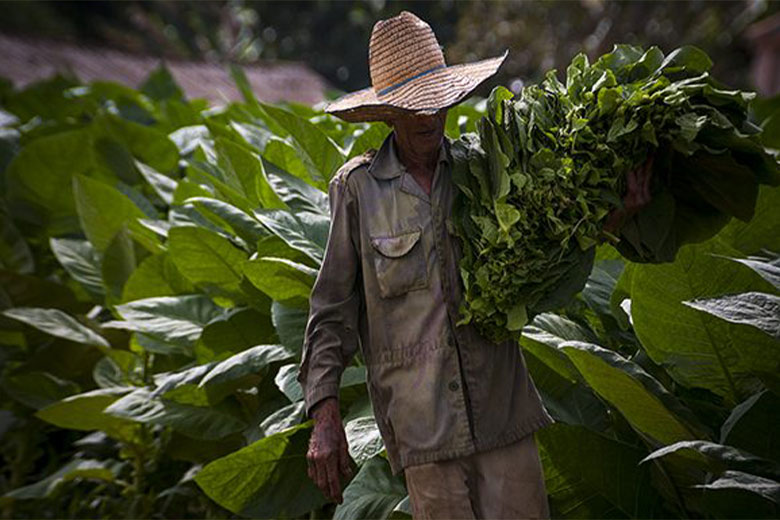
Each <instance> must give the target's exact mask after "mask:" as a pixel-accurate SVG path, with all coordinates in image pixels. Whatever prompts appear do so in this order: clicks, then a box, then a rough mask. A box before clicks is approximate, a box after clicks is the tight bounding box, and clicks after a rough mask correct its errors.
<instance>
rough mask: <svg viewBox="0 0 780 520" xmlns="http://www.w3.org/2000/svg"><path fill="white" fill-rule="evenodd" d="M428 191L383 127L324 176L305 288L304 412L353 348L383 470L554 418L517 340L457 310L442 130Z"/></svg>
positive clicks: (461, 451)
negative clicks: (320, 253) (322, 219)
mask: <svg viewBox="0 0 780 520" xmlns="http://www.w3.org/2000/svg"><path fill="white" fill-rule="evenodd" d="M445 141H446V142H445V143H444V145H443V146H442V148H441V151H440V154H439V160H438V164H437V167H436V170H435V173H434V177H433V184H432V187H431V194H430V196H428V195H427V194H426V193H425V190H423V188H422V187H420V185H419V184H418V183H417V181H416V180H415V179H414V177H413V176H412V175H411V174H410V173H409V172H408V171H407V170H406V168H405V167H404V165H403V164H402V163H401V161H400V160H399V158H398V155H397V152H396V146H397V145H396V143H395V139H394V134H393V133H390V134H389V135H388V137H387V139H385V141H384V143H383V144H382V146H381V147H380V149H379V150H378V151H377V152H376V153H375V154H371V153H369V154H367V155H365V156H362V157H358V158H353V159H351V160H350V161H348V162H347V163H346V164H345V165H344V166H343V167H342V168H340V169H339V171H338V172H337V174H336V175H335V176H334V178H333V179H332V180H331V182H330V185H329V195H330V209H331V225H330V235H329V238H328V243H327V247H326V252H325V257H324V260H323V264H322V267H321V269H320V271H319V274H318V276H317V280H316V282H315V284H314V288H313V290H312V293H311V298H310V303H311V307H310V311H309V320H308V323H307V327H306V334H305V340H304V351H303V359H302V362H301V371H300V375H299V381H300V382H301V385H302V387H303V389H304V395H305V405H306V411H307V413H308V412H309V411H310V409H311V408H312V406H313V405H314V404H316V403H317V402H318V401H320V400H321V399H323V398H326V397H338V395H339V391H338V389H339V382H340V378H341V374H342V372H343V370H344V368H345V367H346V366H347V364H348V363H349V362H350V360H351V359H352V356H353V355H354V354H355V353H356V352H357V351H358V350H359V351H360V352H361V353H362V355H363V359H364V361H365V364H366V369H367V378H368V391H369V396H370V398H371V402H372V405H373V408H374V415H375V417H376V422H377V426H378V427H379V431H380V433H381V435H382V438H383V440H384V443H385V447H386V449H387V455H388V459H389V461H390V465H391V468H392V470H393V472H394V473H395V474H397V473H400V472H401V471H402V470H403V468H405V467H407V466H409V465H414V464H421V463H425V462H433V461H437V460H444V459H450V458H454V457H460V456H464V455H468V454H472V453H476V452H478V451H483V450H487V449H490V448H494V447H499V446H503V445H507V444H509V443H512V442H514V441H517V440H519V439H520V438H522V437H524V436H525V435H528V434H529V433H532V432H534V431H535V430H538V429H540V428H542V427H544V426H546V425H548V424H551V423H553V422H555V420H554V419H553V418H552V416H551V415H550V414H549V413H548V412H547V410H546V409H545V408H544V406H543V404H542V401H541V398H540V396H539V393H538V391H537V389H536V387H535V386H534V383H533V380H532V379H531V377H530V375H529V373H528V370H527V368H526V363H525V360H524V357H523V354H522V350H521V348H520V347H519V346H518V345H517V343H516V342H513V341H506V342H503V343H500V344H495V343H492V342H490V341H489V340H487V339H485V338H483V337H481V336H480V335H479V334H478V333H477V331H476V330H475V328H474V327H473V326H471V325H465V326H463V325H461V326H455V323H456V322H457V321H458V319H459V313H458V306H459V303H460V301H461V291H462V281H461V277H460V270H459V268H458V260H459V258H460V255H461V248H460V244H459V242H458V239H457V237H455V236H454V235H452V234H451V223H450V212H451V208H452V202H453V198H454V196H455V194H456V187H455V185H454V184H453V182H452V178H451V162H452V157H451V155H450V142H449V141H448V140H446V139H445Z"/></svg>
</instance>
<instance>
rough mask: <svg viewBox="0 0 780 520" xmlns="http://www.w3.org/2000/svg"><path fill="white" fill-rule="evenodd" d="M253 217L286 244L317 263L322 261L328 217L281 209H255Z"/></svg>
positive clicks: (326, 237)
mask: <svg viewBox="0 0 780 520" xmlns="http://www.w3.org/2000/svg"><path fill="white" fill-rule="evenodd" d="M254 214H255V217H256V218H257V219H258V220H259V221H260V222H261V223H262V224H263V225H264V226H266V227H267V228H268V229H269V230H270V231H271V232H272V233H273V234H275V235H276V236H278V237H279V238H281V239H282V240H284V241H285V242H286V243H287V245H289V246H290V247H292V248H293V249H297V250H298V251H300V252H302V253H303V254H305V255H306V256H308V257H309V258H311V259H312V260H314V261H315V262H316V263H317V265H320V264H321V263H322V258H323V256H324V254H325V245H326V242H327V239H328V226H329V219H328V218H327V217H324V216H322V215H317V214H315V213H307V212H301V213H297V214H293V213H290V212H287V211H282V210H266V211H255V212H254Z"/></svg>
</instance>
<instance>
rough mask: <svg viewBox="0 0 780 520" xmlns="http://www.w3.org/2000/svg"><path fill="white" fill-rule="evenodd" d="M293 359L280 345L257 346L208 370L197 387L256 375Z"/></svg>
mask: <svg viewBox="0 0 780 520" xmlns="http://www.w3.org/2000/svg"><path fill="white" fill-rule="evenodd" d="M291 357H293V353H292V352H290V351H289V350H287V349H286V348H285V347H283V346H282V345H258V346H256V347H252V348H250V349H247V350H245V351H243V352H239V353H238V354H236V355H234V356H231V357H229V358H228V359H226V360H224V361H222V362H220V363H218V364H217V365H216V366H214V368H212V369H211V370H209V372H208V374H206V375H205V376H204V377H203V379H202V380H201V381H200V383H198V386H206V385H210V384H211V385H214V384H220V383H223V382H225V381H229V380H233V379H237V378H239V377H242V376H244V375H246V374H250V373H258V372H259V371H260V369H261V368H263V367H265V366H266V365H269V364H270V363H274V362H277V361H284V360H286V359H290V358H291Z"/></svg>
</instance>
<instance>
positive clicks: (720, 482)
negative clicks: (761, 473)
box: [695, 471, 780, 518]
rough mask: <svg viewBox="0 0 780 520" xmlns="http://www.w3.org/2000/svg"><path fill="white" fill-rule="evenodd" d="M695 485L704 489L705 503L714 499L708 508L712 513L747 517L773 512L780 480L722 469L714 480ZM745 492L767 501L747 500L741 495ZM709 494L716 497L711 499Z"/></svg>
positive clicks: (775, 508)
mask: <svg viewBox="0 0 780 520" xmlns="http://www.w3.org/2000/svg"><path fill="white" fill-rule="evenodd" d="M695 487H697V488H699V489H704V490H706V492H707V496H708V498H709V500H708V503H712V502H714V503H715V507H711V508H709V509H710V511H711V513H712V514H715V515H720V514H724V513H725V514H728V517H729V518H740V517H742V515H747V516H746V517H747V518H769V517H771V516H774V515H775V514H776V513H777V511H778V504H780V484H778V482H777V481H776V480H772V479H767V478H762V477H758V476H756V475H752V474H750V473H745V472H743V471H726V472H725V473H723V475H721V476H720V478H718V479H717V480H715V481H713V482H710V483H709V484H699V485H696V486H695ZM746 493H750V494H753V495H755V498H760V499H762V501H766V502H769V503H766V502H764V503H761V504H757V503H755V502H753V501H750V500H748V499H747V497H746V496H745V494H746ZM713 494H715V495H716V496H718V498H719V499H720V500H718V501H714V500H712V499H713V497H712V495H713ZM726 504H728V505H727V506H726ZM724 506H725V507H724Z"/></svg>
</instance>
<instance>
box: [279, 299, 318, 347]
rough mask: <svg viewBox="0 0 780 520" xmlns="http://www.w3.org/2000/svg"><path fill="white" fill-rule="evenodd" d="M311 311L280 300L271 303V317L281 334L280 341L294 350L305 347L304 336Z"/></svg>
mask: <svg viewBox="0 0 780 520" xmlns="http://www.w3.org/2000/svg"><path fill="white" fill-rule="evenodd" d="M308 317H309V313H308V312H307V311H306V310H303V309H295V308H292V307H287V306H285V305H282V304H281V303H279V302H273V305H271V319H272V321H273V324H274V328H275V329H276V334H277V335H278V336H279V341H280V342H281V343H282V345H284V346H285V347H287V348H289V349H290V350H292V351H293V352H296V353H299V354H300V352H301V350H302V349H303V336H304V333H305V331H306V321H307V320H308Z"/></svg>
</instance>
